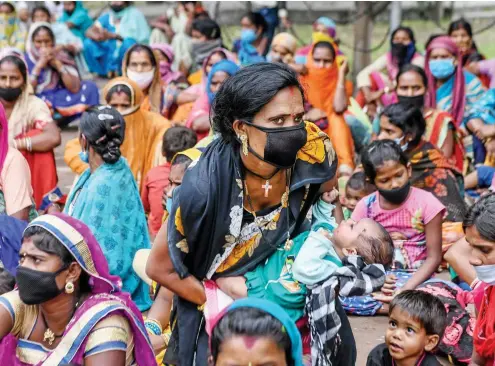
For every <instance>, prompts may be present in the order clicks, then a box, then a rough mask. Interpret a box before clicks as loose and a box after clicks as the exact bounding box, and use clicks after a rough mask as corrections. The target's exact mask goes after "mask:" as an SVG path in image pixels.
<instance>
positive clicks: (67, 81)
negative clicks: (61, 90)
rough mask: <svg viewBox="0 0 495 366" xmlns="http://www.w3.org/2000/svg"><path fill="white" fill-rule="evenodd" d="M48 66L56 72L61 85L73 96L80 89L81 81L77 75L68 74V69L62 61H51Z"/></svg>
mask: <svg viewBox="0 0 495 366" xmlns="http://www.w3.org/2000/svg"><path fill="white" fill-rule="evenodd" d="M50 65H51V66H52V67H53V68H54V69H55V70H56V71H57V72H58V74H59V75H60V78H61V79H62V83H63V84H64V86H65V87H66V88H67V90H68V91H70V92H71V93H73V94H76V93H77V92H78V91H79V89H81V80H80V79H79V76H78V75H74V74H72V73H71V72H70V68H69V67H67V66H65V65H64V64H63V63H62V61H60V60H57V59H53V61H52V62H51V63H50Z"/></svg>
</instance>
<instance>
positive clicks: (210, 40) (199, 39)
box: [190, 18, 223, 83]
mask: <svg viewBox="0 0 495 366" xmlns="http://www.w3.org/2000/svg"><path fill="white" fill-rule="evenodd" d="M191 38H192V51H191V53H192V58H193V65H192V70H191V71H197V70H200V69H201V65H203V62H204V60H205V59H206V57H208V56H209V55H210V53H211V52H212V51H213V50H214V49H217V48H219V47H223V45H222V32H221V30H220V26H219V25H218V24H217V22H215V21H214V20H212V19H210V18H200V19H196V20H195V21H194V22H193V23H192V28H191ZM195 74H196V73H195V72H194V73H192V75H191V76H190V77H191V78H192V79H196V80H197V79H198V75H195ZM191 83H194V80H191Z"/></svg>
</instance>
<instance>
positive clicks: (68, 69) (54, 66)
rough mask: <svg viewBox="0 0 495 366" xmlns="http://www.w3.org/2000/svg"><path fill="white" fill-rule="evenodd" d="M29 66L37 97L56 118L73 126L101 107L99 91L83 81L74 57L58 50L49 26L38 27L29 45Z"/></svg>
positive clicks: (33, 26) (41, 25) (91, 84)
mask: <svg viewBox="0 0 495 366" xmlns="http://www.w3.org/2000/svg"><path fill="white" fill-rule="evenodd" d="M26 62H27V65H28V68H29V73H30V83H31V86H32V87H33V89H34V90H35V93H36V95H38V96H39V97H40V98H41V99H43V100H44V101H45V102H46V103H47V104H48V106H49V107H50V108H51V109H52V110H53V113H54V117H55V118H56V119H59V120H61V121H63V123H69V122H71V121H73V120H75V119H76V118H78V117H80V115H81V113H82V112H84V111H85V110H86V109H87V108H89V107H91V106H93V105H96V104H98V102H99V98H100V96H99V92H98V87H97V86H96V84H95V83H94V82H93V81H87V80H84V81H83V80H81V77H80V75H79V72H78V70H77V65H76V62H75V60H74V58H73V56H72V55H71V54H70V53H69V52H67V51H66V50H65V49H58V48H56V44H55V35H54V33H53V31H52V28H51V25H50V24H49V23H42V22H39V23H34V24H33V25H32V26H31V29H30V30H29V35H28V39H27V42H26Z"/></svg>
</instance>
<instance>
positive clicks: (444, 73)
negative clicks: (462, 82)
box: [428, 58, 455, 79]
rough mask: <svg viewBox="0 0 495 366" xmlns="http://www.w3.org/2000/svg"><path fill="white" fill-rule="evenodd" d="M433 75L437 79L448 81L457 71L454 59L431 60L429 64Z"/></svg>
mask: <svg viewBox="0 0 495 366" xmlns="http://www.w3.org/2000/svg"><path fill="white" fill-rule="evenodd" d="M428 66H429V67H430V71H431V74H432V75H433V76H434V77H435V78H436V79H446V78H448V77H449V76H450V75H452V74H453V73H454V71H455V66H454V59H452V58H446V59H442V60H430V62H429V63H428Z"/></svg>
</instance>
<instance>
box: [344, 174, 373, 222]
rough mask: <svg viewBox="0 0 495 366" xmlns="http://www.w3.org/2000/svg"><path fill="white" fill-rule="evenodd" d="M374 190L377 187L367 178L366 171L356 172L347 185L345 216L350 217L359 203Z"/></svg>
mask: <svg viewBox="0 0 495 366" xmlns="http://www.w3.org/2000/svg"><path fill="white" fill-rule="evenodd" d="M374 191H376V188H375V187H374V186H373V184H370V183H369V182H368V181H367V180H366V175H365V174H364V172H356V173H354V174H353V175H352V176H351V177H350V178H349V180H348V181H347V184H346V186H345V198H344V206H345V211H344V218H345V219H348V218H349V217H350V216H351V214H352V212H353V211H354V209H355V208H356V205H357V203H358V202H359V201H360V200H361V199H362V198H364V197H366V196H367V195H369V194H371V193H373V192H374Z"/></svg>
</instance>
